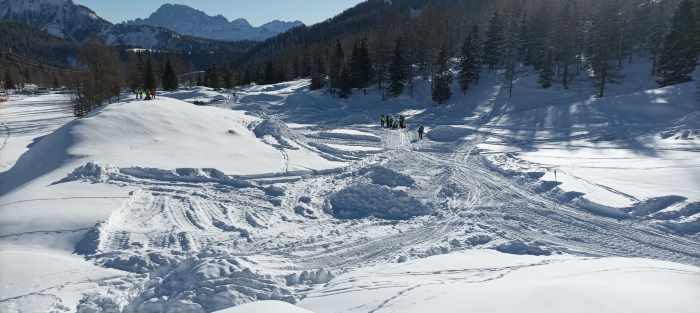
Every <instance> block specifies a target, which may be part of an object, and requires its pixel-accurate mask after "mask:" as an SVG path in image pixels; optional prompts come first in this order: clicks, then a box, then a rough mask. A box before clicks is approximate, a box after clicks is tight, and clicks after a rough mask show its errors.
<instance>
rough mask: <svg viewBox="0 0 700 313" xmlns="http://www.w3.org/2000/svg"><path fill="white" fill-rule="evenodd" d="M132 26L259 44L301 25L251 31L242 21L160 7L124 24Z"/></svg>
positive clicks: (178, 7) (267, 26) (181, 7)
mask: <svg viewBox="0 0 700 313" xmlns="http://www.w3.org/2000/svg"><path fill="white" fill-rule="evenodd" d="M128 23H129V24H134V25H150V26H157V27H163V28H167V29H170V30H173V31H175V32H178V33H180V34H184V35H190V36H196V37H201V38H208V39H214V40H224V41H241V40H253V41H263V40H265V39H268V38H270V37H273V36H275V35H277V34H280V33H283V32H286V31H287V30H289V29H291V28H294V27H297V26H302V25H304V24H303V23H301V22H299V21H295V22H283V21H277V20H276V21H272V22H269V23H266V24H264V25H262V26H260V27H253V26H252V25H250V23H248V21H247V20H245V19H237V20H234V21H229V20H228V19H226V18H225V17H223V16H221V15H217V16H209V15H207V14H206V13H204V12H202V11H199V10H196V9H193V8H191V7H188V6H186V5H180V4H164V5H163V6H161V7H160V8H159V9H158V10H156V11H155V12H154V13H153V14H151V16H149V17H148V18H145V19H136V20H134V21H131V22H128Z"/></svg>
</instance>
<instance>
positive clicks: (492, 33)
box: [483, 11, 504, 69]
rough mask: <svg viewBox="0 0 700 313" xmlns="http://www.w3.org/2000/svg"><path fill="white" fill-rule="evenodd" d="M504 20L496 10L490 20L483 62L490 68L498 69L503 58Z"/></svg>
mask: <svg viewBox="0 0 700 313" xmlns="http://www.w3.org/2000/svg"><path fill="white" fill-rule="evenodd" d="M503 41H504V38H503V21H502V19H501V14H500V13H499V12H498V11H496V12H495V13H494V14H493V16H492V17H491V20H490V21H489V28H488V30H487V33H486V41H485V42H484V53H483V62H484V64H488V66H489V68H490V69H496V67H498V66H499V65H500V64H501V62H502V59H503V50H502V49H503Z"/></svg>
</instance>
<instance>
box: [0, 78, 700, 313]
mask: <svg viewBox="0 0 700 313" xmlns="http://www.w3.org/2000/svg"><path fill="white" fill-rule="evenodd" d="M525 74H526V73H523V75H521V78H520V79H519V80H518V81H516V86H515V89H514V96H513V98H508V96H507V94H505V91H504V90H502V88H501V86H502V83H501V78H500V76H499V74H498V73H484V76H483V79H482V81H481V83H480V84H479V86H477V87H475V88H473V89H472V90H470V91H469V93H467V94H466V95H462V94H461V93H459V92H455V97H454V98H453V100H452V102H451V103H450V104H449V105H446V106H440V107H436V106H433V105H432V104H431V102H430V101H429V99H430V92H429V90H428V89H429V88H428V87H429V84H427V83H426V82H424V81H422V80H418V81H417V82H416V85H415V88H413V91H412V92H413V97H408V96H402V97H399V98H395V99H389V100H387V101H382V98H381V95H380V94H378V93H377V92H376V91H375V90H373V89H370V90H368V93H367V94H366V95H364V94H362V93H361V92H357V93H356V95H354V96H353V97H352V98H350V99H348V100H339V99H335V98H332V97H330V96H329V95H328V94H327V92H326V91H325V90H320V91H314V92H311V91H308V81H306V80H297V81H291V82H286V83H281V84H276V85H264V86H255V85H253V86H246V87H241V88H237V89H236V90H232V91H227V92H218V91H214V90H211V89H208V88H199V87H197V88H189V89H183V90H181V91H177V92H172V93H166V94H164V95H162V96H161V97H159V99H158V100H155V101H144V102H142V101H134V100H133V99H131V100H127V101H125V102H122V103H116V104H111V105H108V106H106V107H105V108H103V109H101V110H99V111H98V112H95V113H94V114H92V115H91V116H89V117H87V118H84V119H80V120H72V118H70V116H69V115H70V114H69V113H70V108H68V107H66V102H65V99H66V98H65V96H62V95H47V96H40V97H29V98H23V99H20V98H13V99H11V101H10V102H8V103H6V104H2V105H1V106H0V110H4V111H2V112H3V113H5V112H8V113H10V114H2V115H0V122H2V125H4V126H3V128H4V129H5V131H4V132H0V134H2V135H4V138H5V139H3V141H2V142H7V144H5V145H3V149H2V150H0V153H1V155H2V158H0V160H2V162H3V164H6V169H5V170H4V172H3V171H1V170H0V269H2V270H0V274H1V275H0V291H1V294H0V311H2V312H6V311H7V312H37V311H41V312H45V311H52V312H62V311H68V312H76V311H77V312H188V313H189V312H197V313H198V312H215V311H218V310H226V311H225V312H268V311H270V310H275V311H279V312H306V311H305V309H308V310H310V311H312V312H316V313H322V312H380V311H381V312H385V311H386V312H409V313H410V312H425V311H428V310H439V311H446V312H451V311H454V312H457V311H460V312H462V311H479V312H512V311H515V310H520V311H524V312H550V311H551V312H561V311H571V310H573V311H576V310H579V311H581V312H584V311H585V312H590V311H600V312H619V311H631V312H658V311H668V312H692V311H693V309H694V308H696V307H698V306H699V305H700V303H698V299H697V297H693V295H695V294H698V293H699V292H700V278H699V277H700V275H698V274H700V268H698V267H697V266H698V265H700V235H699V234H700V194H699V193H698V190H700V173H699V172H698V171H700V161H699V160H700V158H698V157H697V156H698V153H700V151H699V149H700V147H699V146H698V144H699V143H700V125H698V120H699V119H698V114H699V113H698V106H697V102H696V101H697V100H698V99H697V95H696V93H695V91H694V90H695V86H694V85H693V84H685V85H679V86H674V87H667V88H662V89H655V87H654V86H653V83H650V82H646V81H639V80H634V81H632V80H630V81H629V82H628V83H626V84H625V85H613V86H611V89H610V96H609V97H606V98H603V99H594V98H591V97H590V94H591V90H590V85H589V82H587V81H585V80H581V81H579V82H577V83H576V84H575V85H574V88H572V89H571V90H562V89H559V87H555V88H553V89H551V90H541V89H538V88H537V87H536V78H534V77H533V76H531V75H530V76H528V75H525ZM194 103H196V105H195V104H194ZM54 108H55V109H54ZM381 114H391V115H398V114H403V115H404V116H406V117H407V118H408V124H409V128H408V129H405V130H385V129H381V128H380V127H378V123H379V116H380V115H381ZM28 125H31V128H32V129H33V130H34V129H35V131H31V132H30V131H23V129H25V128H26V127H28ZM418 125H424V126H425V127H426V130H427V137H426V138H427V139H425V140H423V141H419V140H417V136H416V133H415V130H416V128H417V127H418ZM8 134H9V135H8ZM30 143H31V144H32V145H31V148H30V149H28V148H27V145H29V144H30ZM25 259H27V260H31V261H28V262H23V261H22V260H25ZM47 262H48V263H51V264H52V265H51V266H45V265H44V264H45V263H47ZM59 264H65V265H59ZM16 273H36V276H35V277H36V278H32V279H28V280H23V279H22V278H21V276H20V275H22V274H16ZM669 290H671V291H672V292H669ZM506 294H507V295H509V296H505V295H506ZM494 299H499V300H498V301H497V300H494ZM256 301H264V302H260V303H254V304H249V305H245V306H240V307H237V308H231V307H233V306H237V305H240V304H244V303H252V302H256ZM280 301H281V302H280ZM494 301H495V302H494ZM283 302H286V303H293V304H294V303H295V304H297V305H298V307H294V306H291V305H287V304H285V303H283ZM494 303H496V304H498V305H494ZM300 307H301V308H300ZM572 308H575V309H572ZM628 309H629V310H628Z"/></svg>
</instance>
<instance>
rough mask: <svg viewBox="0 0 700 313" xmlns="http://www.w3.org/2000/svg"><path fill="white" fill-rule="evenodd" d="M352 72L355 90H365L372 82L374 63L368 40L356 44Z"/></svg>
mask: <svg viewBox="0 0 700 313" xmlns="http://www.w3.org/2000/svg"><path fill="white" fill-rule="evenodd" d="M350 71H351V75H352V86H353V88H365V87H367V85H369V84H370V83H371V82H372V78H373V71H372V61H371V60H370V57H369V48H368V47H367V40H366V39H363V40H361V41H360V42H356V43H355V45H354V47H353V50H352V56H351V58H350Z"/></svg>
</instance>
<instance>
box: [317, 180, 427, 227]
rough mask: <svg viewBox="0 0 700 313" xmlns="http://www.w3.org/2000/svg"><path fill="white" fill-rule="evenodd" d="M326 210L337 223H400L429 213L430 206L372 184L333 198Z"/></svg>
mask: <svg viewBox="0 0 700 313" xmlns="http://www.w3.org/2000/svg"><path fill="white" fill-rule="evenodd" d="M325 210H326V212H329V213H330V214H332V215H333V216H335V217H336V218H340V219H361V218H366V217H370V216H374V217H378V218H382V219H388V220H403V219H410V218H413V217H416V216H421V215H429V214H431V213H432V209H431V208H430V207H429V206H427V205H425V204H423V203H421V202H420V201H418V200H417V199H415V198H413V197H411V196H410V195H408V194H407V193H405V192H403V191H398V190H392V189H390V188H388V187H385V186H379V185H374V184H355V185H351V186H349V187H347V188H345V189H343V190H340V191H338V192H336V193H334V194H332V195H331V196H330V197H329V198H328V200H327V201H326V208H325Z"/></svg>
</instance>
